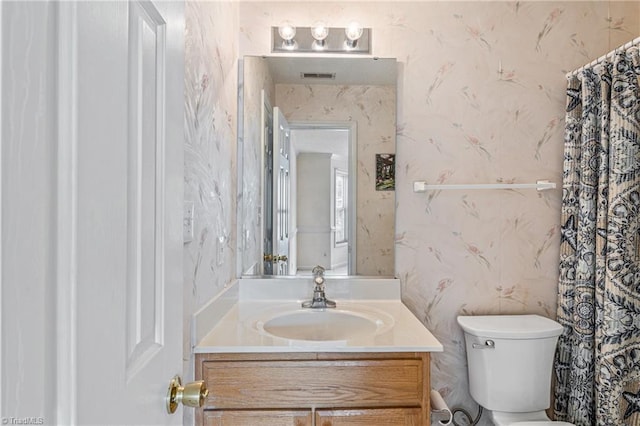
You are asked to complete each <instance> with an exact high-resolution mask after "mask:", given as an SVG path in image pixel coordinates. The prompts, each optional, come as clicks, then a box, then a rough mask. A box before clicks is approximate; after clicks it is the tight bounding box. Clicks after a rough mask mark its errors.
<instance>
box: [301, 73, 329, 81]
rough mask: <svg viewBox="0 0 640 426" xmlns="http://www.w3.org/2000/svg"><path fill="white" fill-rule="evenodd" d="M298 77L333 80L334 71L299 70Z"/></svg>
mask: <svg viewBox="0 0 640 426" xmlns="http://www.w3.org/2000/svg"><path fill="white" fill-rule="evenodd" d="M300 78H301V79H303V80H307V79H316V80H335V79H336V73H335V72H301V73H300Z"/></svg>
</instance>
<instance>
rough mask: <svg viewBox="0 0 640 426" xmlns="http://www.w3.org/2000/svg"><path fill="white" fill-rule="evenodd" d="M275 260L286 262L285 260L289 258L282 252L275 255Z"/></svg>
mask: <svg viewBox="0 0 640 426" xmlns="http://www.w3.org/2000/svg"><path fill="white" fill-rule="evenodd" d="M276 260H278V261H282V262H286V261H287V260H289V258H287V256H286V255H284V254H283V255H282V256H276Z"/></svg>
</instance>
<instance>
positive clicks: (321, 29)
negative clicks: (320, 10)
mask: <svg viewBox="0 0 640 426" xmlns="http://www.w3.org/2000/svg"><path fill="white" fill-rule="evenodd" d="M328 35H329V28H327V24H325V23H324V22H322V21H318V22H316V23H315V24H313V27H311V36H312V37H313V38H314V39H316V40H318V41H323V40H324V39H325V38H327V36H328Z"/></svg>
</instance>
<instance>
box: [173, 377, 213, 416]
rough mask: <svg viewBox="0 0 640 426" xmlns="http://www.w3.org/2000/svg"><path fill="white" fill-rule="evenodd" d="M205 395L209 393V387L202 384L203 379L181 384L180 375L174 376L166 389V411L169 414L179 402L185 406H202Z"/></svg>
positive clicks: (175, 408) (174, 410)
mask: <svg viewBox="0 0 640 426" xmlns="http://www.w3.org/2000/svg"><path fill="white" fill-rule="evenodd" d="M207 395H209V389H207V385H205V384H204V380H198V381H196V382H191V383H187V384H186V385H184V386H182V380H180V376H175V377H174V378H173V379H171V382H170V383H169V390H168V391H167V412H168V413H169V414H173V413H175V412H176V410H177V409H178V405H179V404H180V403H182V405H184V406H187V407H202V406H203V405H204V400H205V398H206V397H207Z"/></svg>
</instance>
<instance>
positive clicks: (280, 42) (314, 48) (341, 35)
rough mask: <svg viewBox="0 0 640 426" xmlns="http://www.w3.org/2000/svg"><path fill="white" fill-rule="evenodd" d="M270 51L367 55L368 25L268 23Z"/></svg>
mask: <svg viewBox="0 0 640 426" xmlns="http://www.w3.org/2000/svg"><path fill="white" fill-rule="evenodd" d="M271 41H272V43H271V52H273V53H332V54H334V53H345V54H356V55H358V54H360V55H370V54H372V52H371V28H362V27H360V26H359V25H358V24H355V23H352V24H349V27H347V28H333V27H327V26H326V25H325V24H324V23H321V22H318V23H316V24H315V25H314V26H313V27H297V28H296V27H294V26H293V24H291V23H289V22H287V23H284V24H283V25H281V26H280V27H271Z"/></svg>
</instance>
